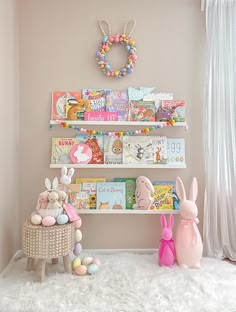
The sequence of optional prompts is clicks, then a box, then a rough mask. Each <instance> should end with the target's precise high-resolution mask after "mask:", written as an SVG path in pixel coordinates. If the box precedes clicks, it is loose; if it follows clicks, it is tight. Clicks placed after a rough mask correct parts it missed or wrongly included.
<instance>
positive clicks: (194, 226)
mask: <svg viewBox="0 0 236 312" xmlns="http://www.w3.org/2000/svg"><path fill="white" fill-rule="evenodd" d="M181 222H182V224H183V226H188V225H190V226H191V225H192V229H193V241H192V243H193V246H195V245H196V244H197V238H198V228H197V224H198V223H199V219H198V218H195V219H182V220H181ZM183 241H185V237H183Z"/></svg>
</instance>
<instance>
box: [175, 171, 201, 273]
mask: <svg viewBox="0 0 236 312" xmlns="http://www.w3.org/2000/svg"><path fill="white" fill-rule="evenodd" d="M176 193H177V195H178V197H179V199H180V201H181V202H180V215H181V217H182V220H181V221H180V223H179V225H178V227H177V231H176V238H175V249H176V259H177V262H178V265H179V266H181V267H183V268H200V261H201V258H202V250H203V246H202V238H201V235H200V232H199V230H198V227H197V224H198V223H199V220H198V218H197V215H198V209H197V205H196V203H195V201H196V198H197V193H198V185H197V179H196V178H193V181H192V184H191V187H190V195H189V200H188V199H186V193H185V189H184V185H183V182H182V180H181V179H180V177H178V178H177V180H176Z"/></svg>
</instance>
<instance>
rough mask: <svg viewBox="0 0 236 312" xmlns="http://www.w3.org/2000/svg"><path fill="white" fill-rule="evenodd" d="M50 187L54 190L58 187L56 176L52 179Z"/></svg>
mask: <svg viewBox="0 0 236 312" xmlns="http://www.w3.org/2000/svg"><path fill="white" fill-rule="evenodd" d="M52 187H53V189H54V190H56V189H57V188H58V178H57V177H56V178H54V179H53V182H52Z"/></svg>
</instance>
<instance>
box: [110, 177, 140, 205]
mask: <svg viewBox="0 0 236 312" xmlns="http://www.w3.org/2000/svg"><path fill="white" fill-rule="evenodd" d="M114 182H125V199H126V209H133V205H134V204H135V203H136V200H135V190H136V178H114Z"/></svg>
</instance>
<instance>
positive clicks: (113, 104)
mask: <svg viewBox="0 0 236 312" xmlns="http://www.w3.org/2000/svg"><path fill="white" fill-rule="evenodd" d="M106 111H107V112H117V113H118V120H119V121H124V120H128V111H129V98H128V91H127V90H125V91H117V90H111V91H110V92H108V93H107V94H106Z"/></svg>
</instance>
